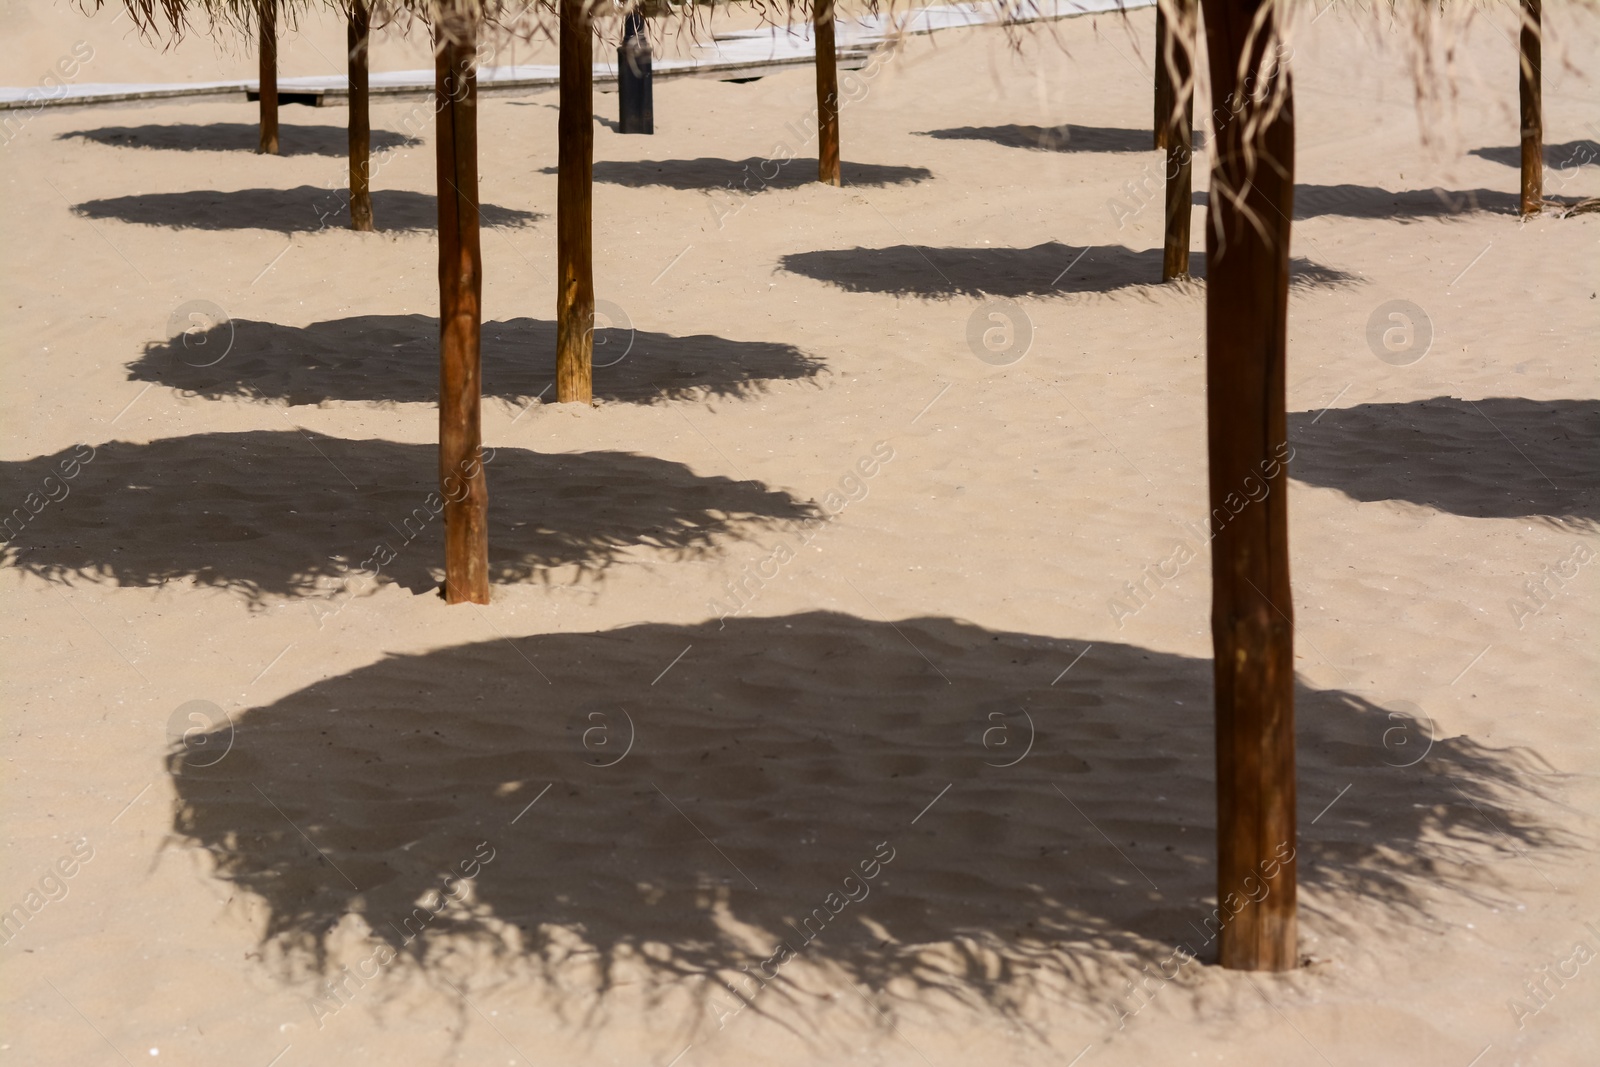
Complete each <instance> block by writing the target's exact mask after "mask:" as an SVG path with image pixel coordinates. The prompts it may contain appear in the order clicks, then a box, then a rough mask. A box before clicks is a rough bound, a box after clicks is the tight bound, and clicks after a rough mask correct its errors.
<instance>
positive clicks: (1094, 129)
mask: <svg viewBox="0 0 1600 1067" xmlns="http://www.w3.org/2000/svg"><path fill="white" fill-rule="evenodd" d="M918 136H920V137H934V138H937V139H939V140H941V141H992V142H994V143H995V144H997V145H1003V146H1005V147H1006V148H1030V149H1034V150H1036V151H1044V152H1149V151H1152V150H1153V149H1154V141H1153V140H1152V135H1151V132H1150V131H1149V130H1128V129H1123V128H1121V127H1117V126H1075V125H1073V124H1071V123H1065V124H1063V125H1061V126H1019V125H1017V124H1016V123H1008V124H1006V125H1004V126H955V127H952V128H950V129H947V130H925V131H923V132H922V133H920V134H918ZM1191 143H1192V144H1198V143H1199V141H1198V139H1197V140H1195V141H1192V142H1191Z"/></svg>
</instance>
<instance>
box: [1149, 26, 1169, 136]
mask: <svg viewBox="0 0 1600 1067" xmlns="http://www.w3.org/2000/svg"><path fill="white" fill-rule="evenodd" d="M1166 54H1167V13H1166V11H1165V10H1164V9H1163V8H1162V7H1161V6H1160V5H1159V4H1158V5H1157V6H1156V114H1155V122H1154V124H1153V128H1154V129H1155V136H1156V147H1157V148H1166V147H1167V146H1168V143H1169V142H1168V140H1167V132H1168V131H1167V124H1168V120H1169V119H1170V117H1171V115H1172V73H1171V72H1170V71H1169V70H1168V69H1167V65H1166V63H1165V61H1164V60H1163V58H1162V57H1163V56H1165V55H1166Z"/></svg>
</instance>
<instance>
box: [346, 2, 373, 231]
mask: <svg viewBox="0 0 1600 1067" xmlns="http://www.w3.org/2000/svg"><path fill="white" fill-rule="evenodd" d="M370 31H371V14H370V13H369V12H368V10H367V5H366V3H365V2H364V0H352V2H351V4H350V22H349V27H348V30H347V32H346V34H345V39H346V40H347V42H348V43H349V47H350V60H349V70H350V228H351V229H352V230H370V229H372V173H371V168H372V116H371V114H370V111H369V109H368V106H367V48H368V45H369V35H370Z"/></svg>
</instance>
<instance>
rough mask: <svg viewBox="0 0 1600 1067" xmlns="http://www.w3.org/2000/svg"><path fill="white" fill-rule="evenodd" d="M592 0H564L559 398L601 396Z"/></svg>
mask: <svg viewBox="0 0 1600 1067" xmlns="http://www.w3.org/2000/svg"><path fill="white" fill-rule="evenodd" d="M587 2H588V0H561V30H560V52H561V90H560V97H561V99H560V108H561V110H560V117H559V118H558V119H557V122H556V141H557V166H556V169H557V172H558V173H557V176H556V272H557V276H558V277H557V282H556V284H557V289H556V400H557V401H558V402H560V403H579V404H587V403H590V402H591V401H592V400H593V398H594V214H593V212H594V84H593V82H594V36H593V34H592V33H591V32H590V27H589V11H588V10H587V7H586V4H587Z"/></svg>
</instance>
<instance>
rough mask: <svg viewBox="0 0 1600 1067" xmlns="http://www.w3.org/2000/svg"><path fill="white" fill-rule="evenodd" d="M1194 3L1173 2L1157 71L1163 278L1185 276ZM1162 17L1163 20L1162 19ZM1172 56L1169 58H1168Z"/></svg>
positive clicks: (1191, 168)
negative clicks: (1163, 170) (1163, 169)
mask: <svg viewBox="0 0 1600 1067" xmlns="http://www.w3.org/2000/svg"><path fill="white" fill-rule="evenodd" d="M1195 3H1196V0H1174V4H1173V6H1174V9H1175V11H1176V13H1177V15H1178V19H1177V25H1176V26H1172V27H1167V26H1166V25H1165V24H1164V22H1163V23H1162V24H1161V32H1160V33H1159V34H1158V35H1157V39H1158V40H1159V41H1161V48H1160V49H1159V50H1158V51H1157V52H1156V69H1157V71H1165V72H1166V79H1165V80H1166V97H1167V103H1166V108H1167V110H1166V111H1165V112H1163V111H1162V110H1161V106H1162V104H1161V96H1162V93H1161V89H1162V78H1161V76H1160V75H1159V74H1158V75H1157V78H1156V118H1157V119H1158V120H1159V124H1158V125H1157V127H1156V130H1157V134H1158V136H1157V140H1158V141H1160V142H1164V143H1165V148H1166V150H1167V223H1166V238H1165V240H1164V243H1163V248H1162V253H1161V280H1162V281H1164V282H1169V281H1173V280H1174V279H1177V278H1187V277H1188V276H1189V218H1190V215H1191V213H1192V211H1193V208H1192V206H1191V202H1192V201H1193V199H1194V144H1193V129H1194V81H1193V79H1192V78H1191V77H1190V72H1191V70H1192V67H1193V54H1192V52H1191V49H1193V48H1194V46H1195V43H1196V42H1195V25H1194V19H1195V14H1196V9H1195ZM1163 18H1164V16H1163ZM1169 52H1170V54H1169Z"/></svg>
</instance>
